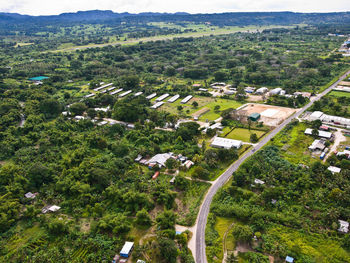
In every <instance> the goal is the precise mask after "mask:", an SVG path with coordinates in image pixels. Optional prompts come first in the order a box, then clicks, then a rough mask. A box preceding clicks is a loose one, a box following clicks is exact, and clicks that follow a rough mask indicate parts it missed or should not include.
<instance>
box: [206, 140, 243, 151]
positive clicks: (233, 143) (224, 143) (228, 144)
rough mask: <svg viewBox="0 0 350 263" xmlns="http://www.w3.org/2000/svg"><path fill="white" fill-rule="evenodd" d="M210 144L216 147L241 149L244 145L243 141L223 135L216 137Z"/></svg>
mask: <svg viewBox="0 0 350 263" xmlns="http://www.w3.org/2000/svg"><path fill="white" fill-rule="evenodd" d="M210 146H211V147H214V148H224V149H231V148H232V147H235V148H237V149H239V148H240V147H241V146H242V141H238V140H232V139H226V138H222V137H214V140H213V142H212V143H211V144H210Z"/></svg>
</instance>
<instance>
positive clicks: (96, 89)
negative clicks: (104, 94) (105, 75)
mask: <svg viewBox="0 0 350 263" xmlns="http://www.w3.org/2000/svg"><path fill="white" fill-rule="evenodd" d="M112 85H113V83H108V84H106V85H103V86H101V87H98V88H95V89H94V91H99V90H101V89H104V88H107V87H109V86H112Z"/></svg>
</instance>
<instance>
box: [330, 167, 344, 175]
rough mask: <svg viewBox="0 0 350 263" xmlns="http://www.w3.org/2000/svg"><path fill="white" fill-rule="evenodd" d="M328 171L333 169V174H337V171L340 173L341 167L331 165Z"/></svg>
mask: <svg viewBox="0 0 350 263" xmlns="http://www.w3.org/2000/svg"><path fill="white" fill-rule="evenodd" d="M327 170H328V171H331V173H332V174H335V173H340V172H341V169H340V168H339V167H335V166H329V167H328V168H327Z"/></svg>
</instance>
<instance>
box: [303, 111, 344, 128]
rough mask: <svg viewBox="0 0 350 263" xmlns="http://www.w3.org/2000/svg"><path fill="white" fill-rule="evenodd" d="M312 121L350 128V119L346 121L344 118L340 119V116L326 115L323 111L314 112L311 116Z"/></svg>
mask: <svg viewBox="0 0 350 263" xmlns="http://www.w3.org/2000/svg"><path fill="white" fill-rule="evenodd" d="M309 120H310V121H315V120H320V121H322V122H325V123H330V124H336V125H342V126H346V127H348V126H350V119H346V118H343V117H338V116H332V115H327V114H324V113H323V112H322V111H314V112H313V113H312V114H311V115H310V116H309Z"/></svg>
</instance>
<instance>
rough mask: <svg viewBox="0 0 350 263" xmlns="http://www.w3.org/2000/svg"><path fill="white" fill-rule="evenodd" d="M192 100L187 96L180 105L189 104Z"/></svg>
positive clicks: (190, 96)
mask: <svg viewBox="0 0 350 263" xmlns="http://www.w3.org/2000/svg"><path fill="white" fill-rule="evenodd" d="M192 98H193V96H192V95H188V96H187V97H186V98H184V99H183V100H182V101H181V103H182V104H185V103H187V102H189V101H190V100H191V99H192Z"/></svg>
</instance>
